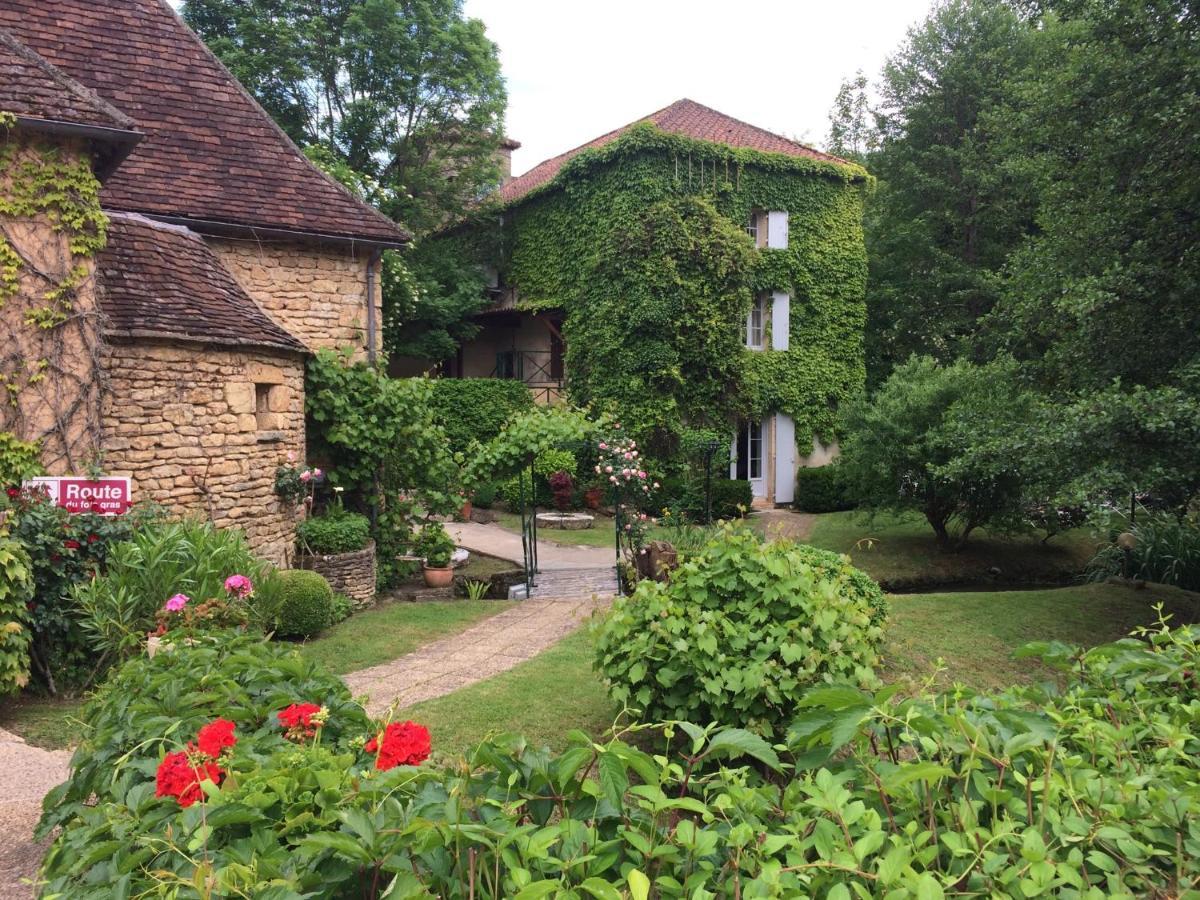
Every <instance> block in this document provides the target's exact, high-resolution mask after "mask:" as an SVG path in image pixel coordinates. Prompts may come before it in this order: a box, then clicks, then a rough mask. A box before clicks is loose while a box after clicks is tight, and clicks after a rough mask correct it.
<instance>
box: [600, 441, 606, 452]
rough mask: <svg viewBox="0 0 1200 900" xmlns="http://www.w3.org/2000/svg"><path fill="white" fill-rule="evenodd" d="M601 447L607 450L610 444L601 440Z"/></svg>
mask: <svg viewBox="0 0 1200 900" xmlns="http://www.w3.org/2000/svg"><path fill="white" fill-rule="evenodd" d="M600 449H601V450H607V449H608V444H606V443H604V441H601V442H600Z"/></svg>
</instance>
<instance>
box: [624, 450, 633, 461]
mask: <svg viewBox="0 0 1200 900" xmlns="http://www.w3.org/2000/svg"><path fill="white" fill-rule="evenodd" d="M625 458H626V459H633V454H632V453H629V452H628V451H626V453H625Z"/></svg>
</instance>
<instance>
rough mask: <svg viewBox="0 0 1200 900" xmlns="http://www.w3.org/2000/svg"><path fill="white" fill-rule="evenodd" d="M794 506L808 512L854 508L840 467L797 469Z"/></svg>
mask: <svg viewBox="0 0 1200 900" xmlns="http://www.w3.org/2000/svg"><path fill="white" fill-rule="evenodd" d="M795 507H796V509H799V510H803V511H804V512H810V513H826V512H839V511H841V510H844V509H854V507H855V503H854V501H853V500H852V499H851V497H850V494H849V492H848V490H847V487H846V482H845V480H844V478H843V477H842V470H841V468H839V467H838V466H836V465H828V466H817V467H816V468H808V467H805V468H801V469H798V470H797V471H796V502H795Z"/></svg>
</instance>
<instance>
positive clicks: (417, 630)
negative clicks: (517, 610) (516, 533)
mask: <svg viewBox="0 0 1200 900" xmlns="http://www.w3.org/2000/svg"><path fill="white" fill-rule="evenodd" d="M510 568H511V567H510ZM512 605H513V604H512V603H510V602H509V601H507V600H475V601H472V600H447V601H431V602H420V603H408V602H404V601H397V602H393V603H385V604H384V605H382V606H378V607H376V608H375V609H368V610H366V611H365V612H360V613H355V614H354V615H352V616H351V617H350V618H348V619H347V620H346V621H344V622H341V623H339V624H338V625H336V626H334V627H333V628H331V629H330V630H329V631H327V632H325V633H324V634H322V635H321V636H320V637H317V638H314V639H312V640H310V641H307V642H306V643H304V644H301V645H300V647H299V649H300V652H301V653H303V654H304V655H305V656H307V657H308V658H309V659H313V660H316V661H317V662H319V663H321V664H322V665H324V666H325V667H326V668H328V669H329V670H330V671H332V672H334V673H336V674H338V675H343V674H345V673H346V672H353V671H355V670H356V669H365V668H366V667H367V666H374V665H378V664H379V663H382V662H387V661H388V660H389V659H395V658H396V657H398V656H403V655H404V654H406V653H411V652H412V651H413V650H415V649H417V647H419V646H421V645H422V644H428V643H429V642H430V641H436V640H437V639H438V638H442V637H446V635H449V634H454V633H455V632H458V631H463V630H464V629H466V628H468V627H470V626H471V625H474V624H475V623H476V622H478V621H480V620H481V619H486V618H487V617H488V616H494V615H496V614H497V613H499V612H503V611H504V610H506V609H508V608H509V607H511V606H512Z"/></svg>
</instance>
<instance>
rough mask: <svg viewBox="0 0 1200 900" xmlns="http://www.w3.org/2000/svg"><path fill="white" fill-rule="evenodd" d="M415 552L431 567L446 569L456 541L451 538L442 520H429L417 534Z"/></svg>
mask: <svg viewBox="0 0 1200 900" xmlns="http://www.w3.org/2000/svg"><path fill="white" fill-rule="evenodd" d="M413 552H414V553H415V554H416V555H417V556H420V557H421V558H423V559H424V560H425V565H427V566H429V567H430V568H431V569H444V568H446V566H448V565H450V557H451V555H452V554H453V553H454V541H453V540H451V539H450V535H448V534H447V533H446V527H445V526H444V525H442V523H441V522H429V523H427V524H426V525H425V527H424V528H422V529H421V533H420V534H419V535H417V542H416V545H415V546H414V548H413Z"/></svg>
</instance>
